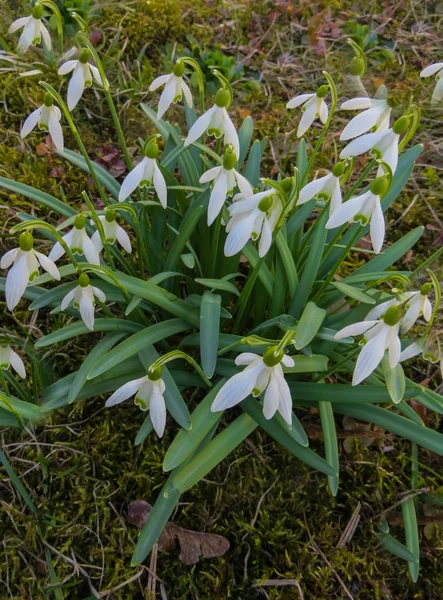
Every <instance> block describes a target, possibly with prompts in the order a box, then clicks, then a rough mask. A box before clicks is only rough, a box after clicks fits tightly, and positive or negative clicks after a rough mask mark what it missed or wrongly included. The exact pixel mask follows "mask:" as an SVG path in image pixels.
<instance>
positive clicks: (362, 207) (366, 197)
mask: <svg viewBox="0 0 443 600" xmlns="http://www.w3.org/2000/svg"><path fill="white" fill-rule="evenodd" d="M387 189H388V182H387V180H386V178H385V177H377V179H374V181H373V182H372V184H371V187H370V189H369V190H368V191H367V192H365V193H364V194H361V195H360V196H356V197H355V198H351V199H350V200H348V201H347V202H345V203H344V204H342V205H341V206H340V207H339V208H338V209H337V210H336V211H335V212H334V213H333V214H332V215H331V216H330V217H329V220H328V222H327V223H326V229H335V228H336V227H340V226H341V225H344V224H345V223H346V222H348V223H356V222H357V221H360V223H361V225H366V224H367V223H370V224H371V225H370V234H371V242H372V246H373V248H374V250H375V252H376V253H377V254H378V253H379V252H380V251H381V249H382V246H383V241H384V239H385V230H386V224H385V218H384V216H383V211H382V208H381V204H380V196H383V195H384V194H385V193H386V191H387Z"/></svg>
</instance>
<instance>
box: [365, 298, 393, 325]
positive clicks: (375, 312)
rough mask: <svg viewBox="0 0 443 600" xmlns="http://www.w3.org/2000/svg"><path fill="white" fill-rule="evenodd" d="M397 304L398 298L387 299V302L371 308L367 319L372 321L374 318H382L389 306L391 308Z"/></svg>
mask: <svg viewBox="0 0 443 600" xmlns="http://www.w3.org/2000/svg"><path fill="white" fill-rule="evenodd" d="M396 304H398V300H397V298H392V300H387V301H386V302H382V303H381V304H378V305H377V306H375V307H374V308H373V309H371V310H370V311H369V312H368V314H367V315H366V317H365V321H372V320H374V319H376V320H378V319H380V317H381V316H382V315H384V314H385V312H386V311H387V310H388V308H391V306H395V305H396Z"/></svg>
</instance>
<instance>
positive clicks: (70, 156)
mask: <svg viewBox="0 0 443 600" xmlns="http://www.w3.org/2000/svg"><path fill="white" fill-rule="evenodd" d="M57 154H59V155H60V156H62V157H63V158H65V159H66V160H68V161H69V162H70V163H72V164H73V165H75V166H76V167H79V168H80V169H82V170H83V171H86V173H89V172H90V171H89V167H88V164H87V163H86V161H85V159H84V158H83V156H82V155H81V154H79V153H78V152H73V151H72V150H68V149H65V150H64V151H63V152H58V151H57ZM92 167H93V169H94V172H95V174H96V175H97V179H98V180H99V181H100V183H101V184H102V185H103V186H104V187H105V188H106V189H107V190H108V192H111V194H112V195H113V197H114V198H115V199H116V200H118V194H119V192H120V187H121V186H120V184H119V183H118V181H117V180H116V179H115V178H114V177H112V175H111V174H110V173H108V171H106V170H105V169H104V168H103V167H101V166H100V165H98V164H97V163H95V162H93V163H92Z"/></svg>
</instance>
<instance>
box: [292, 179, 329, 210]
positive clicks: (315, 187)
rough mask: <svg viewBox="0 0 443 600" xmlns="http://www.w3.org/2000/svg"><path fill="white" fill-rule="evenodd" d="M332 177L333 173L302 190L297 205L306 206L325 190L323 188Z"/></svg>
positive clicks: (312, 182)
mask: <svg viewBox="0 0 443 600" xmlns="http://www.w3.org/2000/svg"><path fill="white" fill-rule="evenodd" d="M331 177H332V173H329V174H328V175H325V176H324V177H319V178H318V179H315V180H314V181H311V182H310V183H308V184H307V185H305V186H304V187H303V188H302V189H301V190H300V195H299V197H298V200H297V204H298V205H300V204H304V203H305V202H309V200H311V199H312V198H314V197H315V196H317V195H318V194H319V193H320V192H321V191H322V190H323V188H324V187H325V185H326V184H327V183H328V181H329V180H330V179H331Z"/></svg>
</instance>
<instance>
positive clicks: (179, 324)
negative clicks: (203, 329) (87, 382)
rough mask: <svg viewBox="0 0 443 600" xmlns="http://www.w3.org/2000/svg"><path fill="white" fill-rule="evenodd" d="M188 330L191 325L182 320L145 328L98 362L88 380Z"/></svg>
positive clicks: (172, 320) (170, 320)
mask: <svg viewBox="0 0 443 600" xmlns="http://www.w3.org/2000/svg"><path fill="white" fill-rule="evenodd" d="M187 329H189V323H187V322H186V321H183V320H182V319H169V320H168V321H163V322H162V323H156V324H155V325H151V326H150V327H145V328H144V329H142V330H141V331H137V333H134V334H133V335H131V336H130V337H128V338H127V339H126V340H123V342H120V344H118V345H117V346H115V348H113V349H112V350H110V351H109V352H107V353H106V354H105V355H104V356H102V357H101V358H100V359H99V360H97V361H96V363H95V364H94V365H93V367H92V368H91V369H90V371H89V373H88V379H94V377H98V376H99V375H102V373H106V371H109V369H112V368H113V367H115V366H116V365H118V364H119V363H120V362H122V361H123V360H125V359H126V358H129V357H130V356H133V355H134V354H137V353H138V352H141V350H143V348H146V347H147V346H151V345H152V344H156V343H157V342H159V341H161V340H164V339H166V338H168V337H170V336H171V335H175V334H176V333H181V332H182V331H186V330H187Z"/></svg>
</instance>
